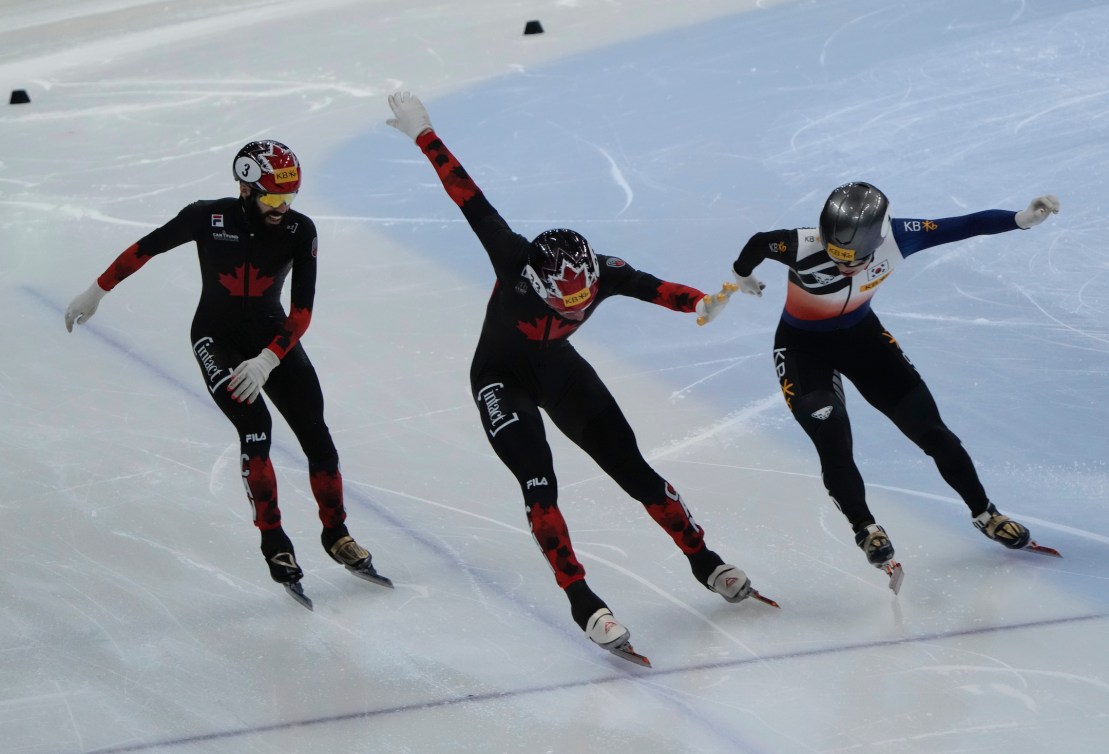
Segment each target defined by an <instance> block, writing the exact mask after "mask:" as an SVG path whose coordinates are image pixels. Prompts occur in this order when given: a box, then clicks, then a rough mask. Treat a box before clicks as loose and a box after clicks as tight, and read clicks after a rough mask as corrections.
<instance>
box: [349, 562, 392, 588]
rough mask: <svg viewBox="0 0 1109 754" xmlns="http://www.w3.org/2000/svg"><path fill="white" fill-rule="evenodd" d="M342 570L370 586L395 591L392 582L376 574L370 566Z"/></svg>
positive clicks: (350, 567)
mask: <svg viewBox="0 0 1109 754" xmlns="http://www.w3.org/2000/svg"><path fill="white" fill-rule="evenodd" d="M344 568H346V569H347V570H348V571H350V572H351V573H352V574H354V575H355V576H357V577H358V578H360V579H364V580H365V581H369V582H370V583H372V584H377V585H378V586H384V587H388V588H389V589H395V588H396V587H394V586H393V582H392V580H391V579H388V578H386V577H384V576H382V575H381V574H380V573H378V572H377V570H375V569H374V567H373V566H372V565H365V566H362V567H361V568H355V567H353V566H344Z"/></svg>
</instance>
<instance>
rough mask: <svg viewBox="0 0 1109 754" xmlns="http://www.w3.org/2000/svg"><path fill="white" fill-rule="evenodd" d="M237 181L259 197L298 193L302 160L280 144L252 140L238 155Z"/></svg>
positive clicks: (233, 168)
mask: <svg viewBox="0 0 1109 754" xmlns="http://www.w3.org/2000/svg"><path fill="white" fill-rule="evenodd" d="M232 171H233V172H234V174H235V180H237V181H242V182H243V183H245V184H247V185H248V186H250V188H251V189H253V190H254V191H256V192H257V193H259V194H295V193H296V192H297V191H299V190H300V161H299V160H298V159H297V156H296V154H294V153H293V150H291V149H289V148H288V147H287V146H285V145H284V144H282V143H281V142H279V141H274V140H272V139H263V140H261V141H252V142H250V143H249V144H247V145H246V146H244V147H243V148H242V149H240V150H239V152H238V154H236V155H235V162H234V163H232Z"/></svg>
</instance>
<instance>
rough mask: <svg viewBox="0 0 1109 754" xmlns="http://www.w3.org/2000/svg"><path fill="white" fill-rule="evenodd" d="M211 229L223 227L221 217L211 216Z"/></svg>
mask: <svg viewBox="0 0 1109 754" xmlns="http://www.w3.org/2000/svg"><path fill="white" fill-rule="evenodd" d="M212 227H213V228H222V227H223V215H212Z"/></svg>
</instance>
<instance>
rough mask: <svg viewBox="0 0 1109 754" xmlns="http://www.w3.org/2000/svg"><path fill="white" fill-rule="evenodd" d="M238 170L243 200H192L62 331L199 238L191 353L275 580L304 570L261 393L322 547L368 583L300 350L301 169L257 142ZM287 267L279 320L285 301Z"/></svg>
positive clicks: (304, 241) (87, 296)
mask: <svg viewBox="0 0 1109 754" xmlns="http://www.w3.org/2000/svg"><path fill="white" fill-rule="evenodd" d="M233 171H234V173H233V174H234V177H235V178H236V180H238V182H239V196H237V197H230V198H227V199H216V200H211V201H198V202H194V203H193V204H190V205H189V206H187V207H185V208H184V209H183V210H181V212H180V213H178V215H177V216H176V217H175V218H173V219H172V220H170V221H169V222H168V223H166V224H165V225H163V226H162V227H160V228H157V229H156V230H154V231H152V232H151V233H149V234H148V235H146V236H144V237H143V238H141V239H140V240H139V241H137V242H136V243H134V244H132V245H131V246H130V247H128V248H127V249H126V250H125V251H124V252H123V253H122V254H120V255H119V257H117V258H116V260H115V261H114V262H112V264H111V266H109V267H108V269H107V270H106V271H105V272H104V273H103V274H102V275H101V276H100V277H99V278H97V279H96V281H95V282H94V283H93V284H92V285H91V286H89V288H88V290H86V291H84V292H83V293H81V294H80V295H78V296H77V297H76V298H74V299H73V302H72V303H71V304H70V305H69V308H68V310H67V311H66V314H65V325H66V329H67V330H69V331H70V332H72V331H73V325H74V324H75V323H76V324H82V323H84V322H86V321H87V320H88V319H89V317H91V316H92V315H93V314H94V313H95V312H96V309H97V306H98V305H99V303H100V300H101V299H102V298H103V297H104V295H105V294H107V293H108V291H110V290H112V289H113V288H115V286H116V285H118V284H119V283H120V282H121V281H123V280H124V279H126V278H127V277H129V276H130V275H131V274H132V273H134V272H136V271H138V269H139V268H140V267H142V266H143V265H144V264H146V263H147V262H149V261H150V259H151V258H152V257H154V256H155V255H157V254H161V253H163V252H166V251H169V250H170V249H173V248H176V247H178V246H181V245H182V244H185V243H188V242H195V243H196V247H197V251H198V255H199V260H200V277H201V283H202V287H201V293H200V303H199V304H198V305H197V308H196V314H195V315H194V317H193V322H192V348H193V354H194V355H195V357H196V361H197V364H199V365H200V372H201V374H202V375H203V377H204V380H205V385H206V387H207V388H208V392H209V393H210V394H211V396H212V399H213V400H214V401H215V402H216V405H217V406H219V408H220V410H221V411H223V413H224V414H225V415H226V416H227V418H228V419H230V420H231V422H232V424H234V425H235V428H236V429H237V430H238V433H239V442H240V447H241V451H242V452H241V460H242V475H243V482H244V483H245V486H246V491H247V497H248V498H249V500H250V504H251V506H252V508H253V512H254V524H255V526H257V527H258V529H259V530H260V532H261V540H262V545H261V549H262V553H263V555H264V556H265V558H266V563H267V565H268V566H269V569H270V575H271V576H272V578H273V580H274V581H276V582H278V583H281V584H290V585H291V584H296V583H297V582H299V581H300V579H301V578H302V576H303V572H302V571H301V569H300V566H299V565H298V564H297V561H296V557H295V555H294V551H293V545H292V542H291V541H290V540H289V537H288V536H287V535H286V534H285V531H284V530H283V529H282V527H281V510H280V509H279V508H278V505H277V483H276V480H275V477H274V471H273V465H272V464H271V463H270V441H271V437H272V436H273V423H272V420H271V417H270V412H269V410H268V409H267V407H266V401H265V400H262V399H261V398H260V396H261V393H262V391H263V389H264V391H265V394H266V396H267V397H268V398H269V399H270V401H272V402H273V405H274V407H275V408H276V409H277V410H278V411H280V412H281V415H282V416H283V417H284V418H285V419H286V421H287V422H288V424H289V427H290V428H291V429H292V430H293V433H294V434H295V435H296V438H297V440H298V441H299V442H300V446H301V448H302V449H303V451H304V454H305V456H307V459H308V471H309V480H310V483H311V488H312V493H313V495H314V496H315V498H316V502H317V503H318V505H319V516H320V521H321V523H322V524H323V533H322V535H321V539H322V543H323V546H324V549H325V550H326V551H327V553H328V554H329V555H330V556H331V557H332V558H333V559H335V560H336V561H337V562H339V563H342V564H343V565H345V566H347V567H348V568H351V569H352V570H354V571H356V572H357V573H358V574H359V575H367V574H368V573H369V572H370V571H371V570H372V565H371V556H370V553H369V552H367V551H366V550H365V549H364V548H363V547H361V546H360V545H359V544H358V543H357V542H355V541H354V539H353V538H352V537H351V536H350V533H349V532H348V531H347V528H346V525H345V523H344V522H345V520H346V510H345V508H344V506H343V483H342V475H341V474H340V472H339V455H338V453H337V451H336V450H335V444H334V443H333V442H332V440H331V433H330V432H329V431H328V428H327V425H326V424H325V423H324V416H323V393H322V392H321V390H320V382H319V379H318V378H317V376H316V372H315V369H314V368H313V367H312V362H310V361H309V360H308V354H307V353H305V351H304V347H303V346H302V345H301V344H300V338H301V337H302V336H303V335H304V332H305V330H307V329H308V323H309V322H310V321H311V318H312V302H313V298H314V297H315V289H316V244H317V242H316V227H315V225H314V224H313V223H312V220H311V219H309V218H308V216H306V215H303V214H301V213H300V212H297V211H295V210H293V209H290V204H291V203H292V201H293V199H294V198H295V197H296V194H297V191H298V190H299V189H300V182H301V171H300V163H299V161H298V160H297V157H296V155H295V154H293V152H292V150H290V149H289V148H288V147H287V146H285V145H284V144H281V143H280V142H276V141H270V140H265V141H254V142H251V143H249V144H247V145H246V146H244V147H243V148H242V149H240V150H239V152H238V154H237V155H236V156H235V159H234V162H233ZM290 271H291V272H292V283H291V285H290V304H291V305H290V311H289V313H288V314H286V313H285V310H284V309H283V307H282V305H281V299H280V296H281V289H282V286H283V285H284V283H285V278H286V277H287V276H288V275H289V272H290ZM297 591H299V589H298V590H297Z"/></svg>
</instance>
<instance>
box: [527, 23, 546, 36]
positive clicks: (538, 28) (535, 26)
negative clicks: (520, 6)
mask: <svg viewBox="0 0 1109 754" xmlns="http://www.w3.org/2000/svg"><path fill="white" fill-rule="evenodd" d="M542 33H543V24H541V23H539V22H538V21H528V22H527V23H526V24H524V34H542Z"/></svg>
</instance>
